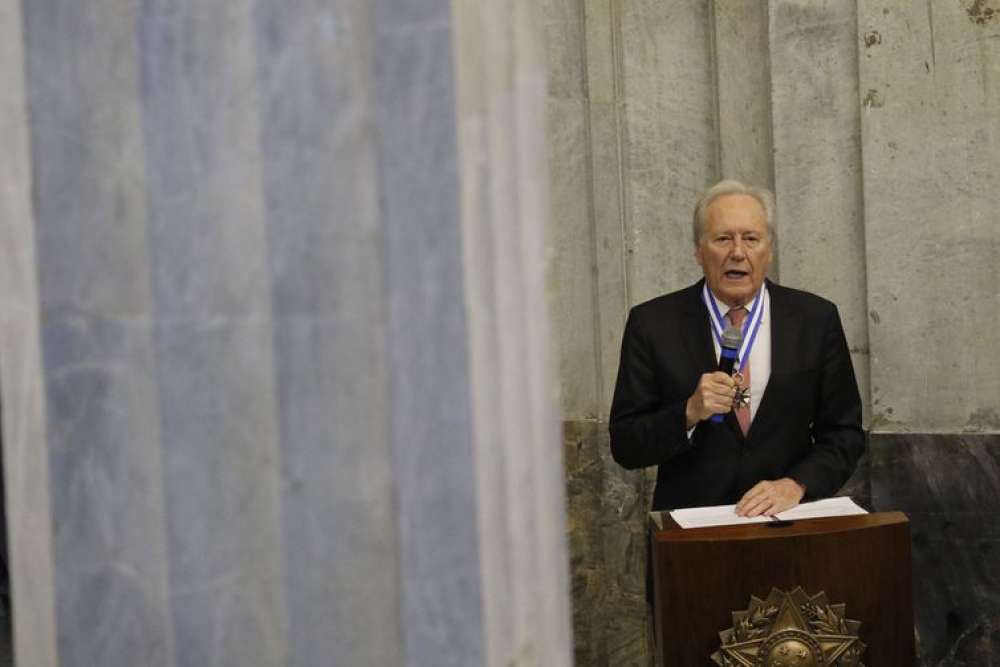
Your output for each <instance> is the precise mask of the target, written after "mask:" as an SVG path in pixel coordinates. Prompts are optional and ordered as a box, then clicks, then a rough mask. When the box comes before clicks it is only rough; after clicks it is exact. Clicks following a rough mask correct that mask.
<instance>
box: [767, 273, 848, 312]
mask: <svg viewBox="0 0 1000 667" xmlns="http://www.w3.org/2000/svg"><path fill="white" fill-rule="evenodd" d="M767 289H768V292H769V293H770V294H771V302H772V303H774V302H775V301H780V302H781V303H782V304H783V305H787V306H789V307H792V308H794V309H796V310H798V311H799V312H800V313H802V314H803V315H806V316H810V315H812V316H817V317H818V316H824V317H828V316H829V315H830V313H831V311H836V310H837V305H836V304H835V303H833V301H830V300H829V299H827V298H824V297H822V296H820V295H818V294H813V293H812V292H806V291H805V290H800V289H795V288H793V287H784V286H782V285H778V284H775V283H772V282H768V285H767Z"/></svg>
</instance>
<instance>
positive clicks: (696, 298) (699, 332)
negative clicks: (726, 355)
mask: <svg viewBox="0 0 1000 667" xmlns="http://www.w3.org/2000/svg"><path fill="white" fill-rule="evenodd" d="M703 284H704V281H703V280H700V281H698V283H697V284H696V285H695V286H694V287H693V288H692V289H691V294H690V298H688V300H687V304H686V308H685V314H684V315H685V317H686V318H687V322H686V323H685V326H682V327H681V328H680V333H681V338H682V340H683V341H684V345H685V347H686V348H687V353H688V358H689V359H691V360H692V361H693V365H694V366H695V371H696V374H697V375H701V374H702V373H706V372H708V371H711V370H715V368H716V367H717V366H718V363H719V362H718V360H717V359H716V357H715V347H714V346H713V345H712V331H711V329H709V326H708V311H707V310H706V309H705V302H704V301H702V300H701V290H702V285H703Z"/></svg>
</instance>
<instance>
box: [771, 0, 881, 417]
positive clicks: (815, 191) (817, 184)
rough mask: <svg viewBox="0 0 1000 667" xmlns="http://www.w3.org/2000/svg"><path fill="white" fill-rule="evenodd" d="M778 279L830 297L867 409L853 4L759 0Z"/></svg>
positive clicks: (834, 0) (867, 412)
mask: <svg viewBox="0 0 1000 667" xmlns="http://www.w3.org/2000/svg"><path fill="white" fill-rule="evenodd" d="M768 14H769V20H770V27H769V43H770V60H771V90H770V94H771V117H772V122H773V124H774V184H775V194H776V196H777V205H778V211H777V216H776V217H777V220H776V226H777V229H778V254H779V257H780V278H781V282H783V283H784V284H786V285H789V286H790V287H797V288H800V289H805V290H809V291H811V292H815V293H817V294H821V295H823V296H824V297H826V298H828V299H830V300H831V301H833V302H834V303H836V304H837V305H838V308H839V310H840V316H841V321H842V322H843V324H844V332H845V334H846V335H847V343H848V346H849V347H850V349H851V353H852V354H851V358H852V360H853V361H854V372H855V375H856V376H857V378H858V384H859V385H860V391H861V396H862V407H863V408H864V419H865V423H868V419H869V415H870V409H869V407H870V406H869V382H868V377H869V368H868V367H869V360H868V308H867V280H866V258H865V238H864V218H863V210H862V185H861V141H860V134H861V124H860V123H861V121H860V118H859V112H858V62H857V61H858V50H857V12H856V7H855V3H853V2H841V1H839V0H827V1H824V2H815V1H810V0H772V2H770V3H769V9H768Z"/></svg>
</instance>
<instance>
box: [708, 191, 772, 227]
mask: <svg viewBox="0 0 1000 667" xmlns="http://www.w3.org/2000/svg"><path fill="white" fill-rule="evenodd" d="M705 213H706V216H705V217H706V223H707V229H719V228H721V227H731V226H739V227H749V228H751V229H756V230H757V231H762V232H763V231H766V230H767V214H766V213H765V212H764V207H763V206H762V205H761V203H760V202H759V201H757V199H756V198H755V197H751V196H750V195H744V194H731V195H722V196H720V197H717V198H715V199H713V200H712V203H711V204H709V205H708V208H707V209H706V210H705Z"/></svg>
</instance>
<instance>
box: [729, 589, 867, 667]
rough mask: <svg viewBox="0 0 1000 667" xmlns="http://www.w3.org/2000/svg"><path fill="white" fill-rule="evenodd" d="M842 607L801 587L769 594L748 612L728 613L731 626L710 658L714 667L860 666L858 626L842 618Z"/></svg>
mask: <svg viewBox="0 0 1000 667" xmlns="http://www.w3.org/2000/svg"><path fill="white" fill-rule="evenodd" d="M844 611H845V605H843V604H836V605H831V604H829V603H828V602H827V599H826V593H819V594H818V595H815V596H813V597H810V596H809V595H808V594H806V592H805V591H803V590H802V589H801V588H796V589H795V590H793V591H791V592H790V593H786V592H784V591H780V590H778V589H777V588H773V589H771V594H770V595H768V596H767V599H766V600H761V599H759V598H757V597H754V596H751V597H750V608H749V609H747V610H746V611H734V612H733V627H731V628H729V629H728V630H724V631H722V632H720V633H719V638H720V639H721V640H722V646H721V647H720V648H719V650H718V651H716V652H715V653H713V654H712V660H713V661H714V662H715V664H717V665H719V666H720V667H864V665H862V664H861V654H862V653H864V650H865V645H864V644H863V643H862V642H861V640H860V639H858V628H860V627H861V623H860V622H858V621H851V620H848V619H846V618H844Z"/></svg>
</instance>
